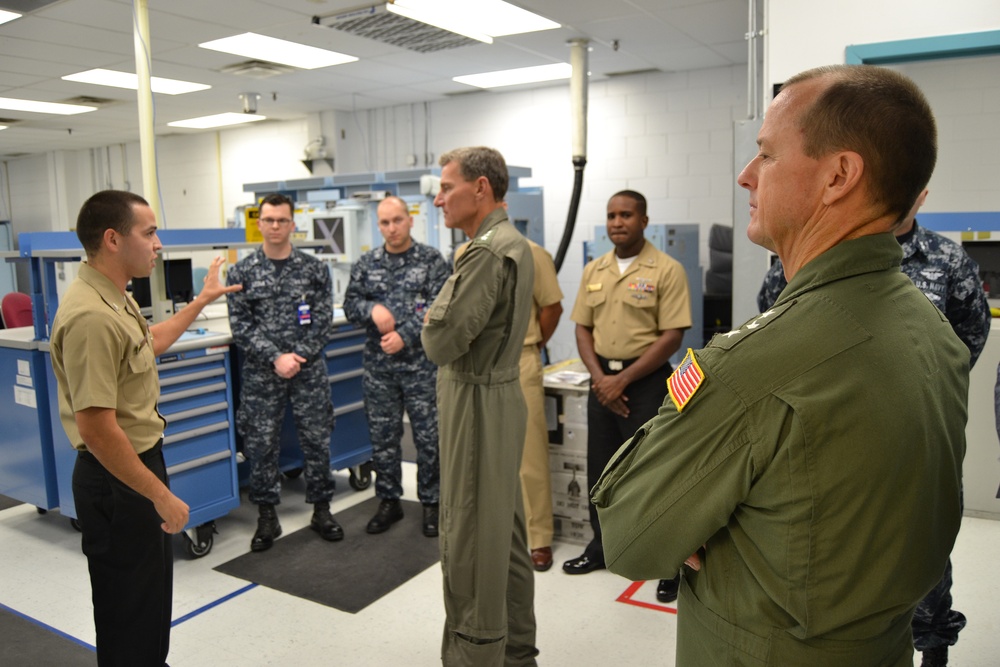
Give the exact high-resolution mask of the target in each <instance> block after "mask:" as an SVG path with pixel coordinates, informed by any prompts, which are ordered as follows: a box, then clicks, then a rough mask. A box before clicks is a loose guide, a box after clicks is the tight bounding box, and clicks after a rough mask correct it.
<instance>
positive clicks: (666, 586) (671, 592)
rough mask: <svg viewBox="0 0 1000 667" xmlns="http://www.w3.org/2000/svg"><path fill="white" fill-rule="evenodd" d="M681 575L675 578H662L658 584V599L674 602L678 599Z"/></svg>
mask: <svg viewBox="0 0 1000 667" xmlns="http://www.w3.org/2000/svg"><path fill="white" fill-rule="evenodd" d="M680 585H681V580H680V578H679V577H674V578H673V579H660V583H659V584H657V586H656V599H657V601H659V602H673V601H674V600H676V599H677V590H678V589H679V588H680Z"/></svg>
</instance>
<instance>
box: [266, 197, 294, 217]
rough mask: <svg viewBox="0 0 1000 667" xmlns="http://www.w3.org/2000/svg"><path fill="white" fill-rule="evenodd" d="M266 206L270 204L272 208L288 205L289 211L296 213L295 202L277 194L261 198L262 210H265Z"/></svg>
mask: <svg viewBox="0 0 1000 667" xmlns="http://www.w3.org/2000/svg"><path fill="white" fill-rule="evenodd" d="M264 204H268V205H270V206H283V205H286V204H287V205H288V210H289V211H291V212H292V213H295V202H293V201H292V200H291V199H290V198H288V197H287V196H285V195H283V194H278V193H275V194H271V195H265V196H264V197H261V200H260V208H264Z"/></svg>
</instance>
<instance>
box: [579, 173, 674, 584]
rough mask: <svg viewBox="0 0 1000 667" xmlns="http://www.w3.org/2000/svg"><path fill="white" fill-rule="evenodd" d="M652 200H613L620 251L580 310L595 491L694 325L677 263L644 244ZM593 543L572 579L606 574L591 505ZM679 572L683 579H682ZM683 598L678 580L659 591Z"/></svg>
mask: <svg viewBox="0 0 1000 667" xmlns="http://www.w3.org/2000/svg"><path fill="white" fill-rule="evenodd" d="M648 224H649V217H648V216H647V215H646V198H645V197H643V196H642V195H641V194H639V193H638V192H635V191H633V190H623V191H622V192H619V193H617V194H615V195H613V196H612V197H611V199H610V200H608V211H607V227H608V237H609V238H610V239H611V242H612V243H614V244H615V249H614V250H612V251H611V252H609V253H607V254H605V255H603V256H601V257H598V258H597V259H595V260H594V261H592V262H590V263H589V264H587V266H585V267H584V269H583V278H582V279H581V281H580V291H579V293H578V294H577V296H576V303H575V304H574V305H573V314H572V316H571V317H572V319H573V321H574V322H576V344H577V348H578V350H579V352H580V358H581V360H583V363H584V364H585V365H586V366H587V370H588V371H590V383H591V386H590V395H589V396H588V398H587V482H588V487H593V486H594V484H595V483H596V482H597V478H598V476H599V475H600V474H601V471H602V470H604V466H605V465H606V464H607V462H608V461H609V460H610V459H611V456H612V455H613V454H614V453H615V451H616V450H617V449H618V447H619V446H621V443H623V442H625V441H626V440H627V439H629V438H630V437H631V436H632V434H633V433H635V432H636V430H637V429H638V428H639V427H640V426H642V425H643V424H645V423H646V422H647V421H648V420H649V419H651V418H652V417H653V416H654V415H655V414H656V411H657V409H658V408H659V407H660V404H661V403H662V402H663V397H664V396H666V393H667V387H666V380H667V376H669V375H670V371H671V370H672V369H671V368H670V362H669V361H668V359H670V356H671V355H672V354H673V353H674V352H676V351H677V348H678V347H680V344H681V339H682V337H683V335H684V330H685V329H687V328H689V327H690V326H691V302H690V297H689V296H688V287H687V276H686V275H685V273H684V269H683V267H682V266H681V265H680V263H679V262H677V260H675V259H673V258H671V257H669V256H667V255H666V254H664V253H662V252H660V251H659V250H657V249H656V248H654V247H653V245H652V244H651V243H649V242H648V241H646V239H645V235H644V232H645V229H646V225H648ZM590 525H591V527H592V528H593V530H594V537H593V539H592V540H591V541H590V544H588V545H587V548H586V549H585V550H584V552H583V555H582V556H579V557H577V558H574V559H572V560H568V561H566V562H565V563H563V571H565V572H566V573H568V574H586V573H587V572H591V571H593V570H597V569H602V568H604V548H603V546H602V544H601V524H600V521H599V520H598V516H597V511H596V510H595V508H594V507H593V506H591V507H590ZM675 574H676V573H675ZM657 597H658V599H659V600H660V601H661V602H672V601H673V600H674V599H676V597H677V584H676V582H675V581H674V575H673V574H672V575H670V576H669V577H667V578H665V579H664V581H663V582H662V584H661V585H659V586H658V588H657Z"/></svg>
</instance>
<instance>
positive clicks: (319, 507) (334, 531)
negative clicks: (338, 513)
mask: <svg viewBox="0 0 1000 667" xmlns="http://www.w3.org/2000/svg"><path fill="white" fill-rule="evenodd" d="M309 527H310V528H312V529H313V530H315V531H316V532H317V533H319V536H320V537H322V538H323V539H324V540H326V541H328V542H338V541H340V540H342V539H344V529H343V528H341V527H340V524H339V523H337V520H336V519H334V518H333V515H332V514H330V503H316V504H315V505H313V515H312V521H310V522H309Z"/></svg>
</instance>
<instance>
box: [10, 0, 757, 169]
mask: <svg viewBox="0 0 1000 667" xmlns="http://www.w3.org/2000/svg"><path fill="white" fill-rule="evenodd" d="M468 2H475V0H468ZM38 4H40V3H39V2H27V1H26V0H0V8H8V7H9V8H13V9H15V10H17V7H18V5H20V6H28V7H31V6H37V5H38ZM148 4H149V26H150V33H151V40H150V41H151V43H152V44H151V46H152V67H151V71H152V74H153V75H154V76H161V77H167V78H173V79H184V80H187V81H195V82H198V83H204V84H209V85H211V86H212V88H211V89H210V90H206V91H202V92H197V93H189V94H187V95H176V96H170V95H154V102H155V109H156V122H155V131H156V133H157V134H167V133H182V132H184V133H188V132H193V131H188V130H177V129H174V128H168V127H167V125H166V124H167V123H168V122H170V121H175V120H180V119H184V118H191V117H194V116H203V115H208V114H214V113H221V112H226V111H241V110H242V107H241V103H240V101H239V98H238V94H239V93H241V92H256V93H260V94H261V100H260V102H259V104H258V113H260V114H262V115H265V116H267V117H268V118H269V119H278V120H290V119H294V118H301V117H303V116H304V115H305V114H307V113H309V112H317V111H324V110H343V111H350V110H358V109H371V108H378V107H385V106H391V105H397V104H409V103H417V102H425V101H434V100H441V99H444V98H445V97H446V96H448V95H454V94H460V93H464V92H469V91H473V90H477V89H474V88H470V87H469V86H466V85H463V84H459V83H455V82H454V81H452V80H451V78H452V77H454V76H458V75H460V74H472V73H477V72H483V71H491V70H498V69H508V68H512V67H527V66H531V65H543V64H549V63H554V62H569V51H570V49H569V47H568V45H567V42H568V41H569V40H571V39H574V38H580V37H583V38H587V39H589V40H590V44H591V49H592V50H591V53H590V63H589V65H590V71H591V76H592V80H599V79H604V78H607V77H608V76H611V75H614V74H621V73H627V72H634V71H640V70H649V69H657V70H662V71H684V70H695V69H703V68H708V67H719V66H725V65H732V64H740V63H745V62H746V42H745V40H744V33H745V32H746V28H747V0H514V4H517V5H519V6H521V7H523V8H525V9H529V10H531V11H533V12H536V13H538V14H541V15H542V16H545V17H546V18H549V19H552V20H554V21H557V22H559V23H561V24H562V26H563V27H562V28H560V29H557V30H549V31H544V32H537V33H529V34H525V35H514V36H510V37H500V38H497V39H496V40H495V41H494V43H493V44H492V45H487V44H481V45H480V44H477V45H474V46H465V47H460V48H457V49H451V50H446V51H438V52H434V53H428V54H423V53H417V52H414V51H409V50H405V49H401V48H397V47H393V46H389V45H386V44H382V43H380V42H376V41H373V40H369V39H366V38H362V37H356V36H353V35H349V34H346V33H344V32H342V31H339V30H333V29H329V28H324V27H318V26H314V25H312V21H311V18H312V17H313V16H314V15H327V14H332V13H334V12H338V11H341V10H344V9H349V8H353V7H359V6H363V5H365V4H368V5H371V4H375V3H374V2H367V3H366V2H365V0H149V3H148ZM20 11H23V10H20ZM248 31H252V32H257V33H261V34H264V35H268V36H271V37H278V38H282V39H287V40H291V41H295V42H300V43H303V44H309V45H311V46H316V47H321V48H327V49H331V50H334V51H339V52H342V53H347V54H350V55H353V56H357V57H358V58H360V60H359V61H358V62H354V63H348V64H345V65H338V66H334V67H327V68H323V69H318V70H310V71H307V70H297V71H294V72H289V73H287V74H282V75H279V76H275V77H270V78H267V79H254V78H247V77H243V76H237V75H233V74H223V73H221V72H220V70H221V69H222V68H224V67H226V66H227V65H232V64H235V63H237V62H241V61H243V60H246V59H245V58H240V57H239V56H231V55H228V54H224V53H218V52H215V51H209V50H206V49H201V48H198V46H197V45H198V43H200V42H205V41H208V40H211V39H217V38H220V37H228V36H230V35H235V34H239V33H242V32H248ZM616 45H617V48H615V47H616ZM134 53H135V52H134V47H133V30H132V2H131V0H58V1H56V2H52V3H51V4H47V5H45V6H43V7H42V8H40V9H35V10H33V11H29V12H28V13H26V14H25V15H24V16H23V17H22V18H20V19H17V20H16V21H13V22H11V23H7V24H4V25H0V97H14V98H27V99H33V100H40V101H46V102H61V101H66V100H69V99H70V98H74V97H77V96H81V95H85V96H91V97H100V98H110V99H112V100H115V101H116V102H115V103H113V104H109V105H107V106H104V107H101V108H100V109H99V110H97V111H94V112H90V113H85V114H79V115H75V116H54V115H47V114H33V113H23V112H15V111H6V110H2V109H0V124H4V120H3V119H6V120H15V121H16V122H13V123H10V124H9V127H8V129H6V130H3V131H0V159H3V158H9V157H15V156H18V155H22V154H32V153H40V152H45V151H49V150H58V149H79V148H90V147H94V146H105V145H111V144H117V143H123V142H133V141H137V140H138V136H139V135H138V129H137V128H138V114H137V110H136V102H135V97H136V96H135V92H134V91H128V90H122V89H118V88H109V87H105V86H93V85H88V84H82V83H72V82H69V81H63V80H61V78H60V77H62V76H64V75H67V74H71V73H74V72H79V71H82V70H87V69H92V68H96V67H103V68H107V69H114V70H121V71H128V72H134V71H135V55H134ZM549 85H551V84H549ZM560 85H566V84H560ZM501 90H502V89H501ZM265 122H266V121H265Z"/></svg>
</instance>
